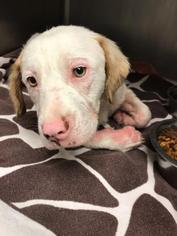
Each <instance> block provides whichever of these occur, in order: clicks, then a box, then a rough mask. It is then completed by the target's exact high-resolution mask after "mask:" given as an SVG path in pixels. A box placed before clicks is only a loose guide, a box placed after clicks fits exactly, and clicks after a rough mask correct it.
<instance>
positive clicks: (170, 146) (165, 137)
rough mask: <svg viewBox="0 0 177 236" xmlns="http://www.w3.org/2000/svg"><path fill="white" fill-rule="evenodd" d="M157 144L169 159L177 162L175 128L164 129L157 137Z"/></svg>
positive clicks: (176, 135)
mask: <svg viewBox="0 0 177 236" xmlns="http://www.w3.org/2000/svg"><path fill="white" fill-rule="evenodd" d="M158 142H159V144H160V146H161V148H162V149H163V150H164V151H165V152H166V154H167V155H168V156H169V157H171V158H172V159H174V160H177V127H170V128H166V129H164V130H163V131H162V132H161V133H160V135H159V136H158Z"/></svg>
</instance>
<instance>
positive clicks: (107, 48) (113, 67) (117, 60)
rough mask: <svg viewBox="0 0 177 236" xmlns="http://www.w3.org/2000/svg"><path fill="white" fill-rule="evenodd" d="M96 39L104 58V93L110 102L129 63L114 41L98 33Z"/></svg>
mask: <svg viewBox="0 0 177 236" xmlns="http://www.w3.org/2000/svg"><path fill="white" fill-rule="evenodd" d="M96 39H97V41H98V43H99V44H100V46H101V47H102V49H103V50H104V54H105V59H106V64H105V70H106V77H107V78H106V84H105V95H106V97H107V98H108V100H109V102H112V100H113V96H114V93H115V92H116V90H117V89H118V88H119V87H120V86H121V85H122V83H123V81H124V79H125V78H126V77H127V75H128V73H129V70H130V64H129V62H128V59H127V57H126V56H125V55H124V54H123V53H122V52H121V50H120V49H119V47H118V46H117V45H116V43H115V42H113V41H112V40H110V39H108V38H106V37H104V36H102V35H98V37H96Z"/></svg>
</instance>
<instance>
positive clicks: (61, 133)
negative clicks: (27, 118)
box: [39, 111, 98, 149]
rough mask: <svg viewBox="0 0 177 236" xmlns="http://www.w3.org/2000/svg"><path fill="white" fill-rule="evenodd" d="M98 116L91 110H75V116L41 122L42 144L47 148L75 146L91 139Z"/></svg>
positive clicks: (95, 128)
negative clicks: (85, 111) (82, 111)
mask: <svg viewBox="0 0 177 236" xmlns="http://www.w3.org/2000/svg"><path fill="white" fill-rule="evenodd" d="M97 125H98V116H97V114H95V113H94V112H93V111H92V112H88V111H87V113H86V114H84V113H81V112H76V114H75V116H68V117H64V118H60V117H58V118H57V119H54V120H50V121H46V122H43V123H42V124H41V125H40V128H39V130H40V134H41V136H42V137H43V141H44V145H45V146H46V147H47V148H49V149H58V148H59V147H60V146H62V147H65V148H67V147H77V146H81V145H83V144H85V143H86V142H88V141H89V139H91V137H92V136H93V135H94V133H95V132H96V130H97Z"/></svg>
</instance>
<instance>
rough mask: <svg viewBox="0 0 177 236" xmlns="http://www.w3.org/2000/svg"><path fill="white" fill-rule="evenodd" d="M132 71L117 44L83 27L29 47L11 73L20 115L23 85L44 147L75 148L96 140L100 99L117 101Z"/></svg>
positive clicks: (52, 33)
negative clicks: (34, 110) (34, 113)
mask: <svg viewBox="0 0 177 236" xmlns="http://www.w3.org/2000/svg"><path fill="white" fill-rule="evenodd" d="M128 72H129V63H128V60H127V58H126V57H125V56H124V55H123V54H122V52H121V51H120V49H119V48H118V47H117V46H116V44H115V43H114V42H113V41H111V40H109V39H107V38H105V37H104V36H101V35H99V34H96V33H94V32H92V31H90V30H88V29H85V28H83V27H77V26H59V27H55V28H52V29H50V30H48V31H45V32H44V33H42V34H38V35H36V36H34V37H32V38H31V39H30V40H29V41H28V42H27V43H26V45H25V47H24V49H23V50H22V52H21V54H20V56H19V57H18V58H17V60H16V62H15V64H14V65H13V66H12V69H11V74H10V78H9V80H10V95H11V98H12V101H13V103H14V106H15V110H16V113H17V115H21V114H23V113H24V112H25V103H24V100H23V95H22V90H21V89H22V83H23V84H24V85H25V86H26V88H27V90H28V92H29V95H30V97H31V99H32V101H33V102H34V104H35V105H36V109H37V115H38V128H39V132H40V134H41V136H42V138H43V140H44V143H45V145H46V146H47V147H48V148H58V147H59V146H63V147H74V146H79V145H82V144H84V143H86V142H87V141H88V140H89V139H90V138H91V137H92V136H93V135H94V133H95V132H96V129H97V125H98V114H99V108H100V99H101V97H102V96H106V97H107V99H108V100H109V102H112V99H113V96H114V93H115V92H116V90H117V89H118V87H119V86H120V85H121V84H122V82H123V80H124V78H126V77H127V74H128Z"/></svg>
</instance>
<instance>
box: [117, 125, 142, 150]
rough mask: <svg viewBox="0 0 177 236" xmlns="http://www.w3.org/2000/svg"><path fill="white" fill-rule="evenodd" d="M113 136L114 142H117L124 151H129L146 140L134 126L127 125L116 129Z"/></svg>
mask: <svg viewBox="0 0 177 236" xmlns="http://www.w3.org/2000/svg"><path fill="white" fill-rule="evenodd" d="M112 138H113V140H114V143H117V147H118V148H119V149H121V150H122V151H127V150H129V149H131V148H133V147H136V146H139V145H140V144H142V143H143V142H144V139H143V137H142V134H141V133H140V132H139V131H138V130H136V129H135V128H134V127H132V126H126V127H124V128H122V129H120V130H114V132H113V134H112Z"/></svg>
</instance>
